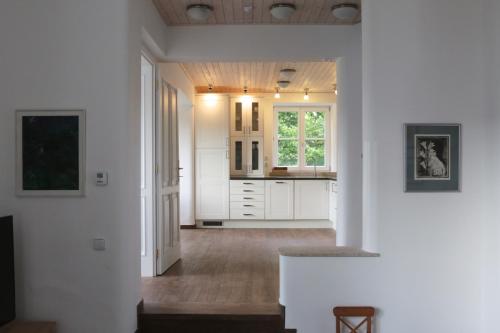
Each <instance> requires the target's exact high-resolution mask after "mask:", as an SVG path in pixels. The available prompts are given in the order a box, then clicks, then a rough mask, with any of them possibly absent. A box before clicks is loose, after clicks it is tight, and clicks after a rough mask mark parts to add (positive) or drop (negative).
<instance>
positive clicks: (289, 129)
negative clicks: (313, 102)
mask: <svg viewBox="0 0 500 333" xmlns="http://www.w3.org/2000/svg"><path fill="white" fill-rule="evenodd" d="M275 119H276V122H277V124H276V131H277V133H275V137H276V138H277V146H276V154H277V156H275V163H276V164H277V166H286V167H289V168H296V169H309V168H312V167H314V166H316V167H320V168H326V167H328V160H327V158H328V154H327V131H328V111H327V110H326V109H323V110H321V111H317V110H314V109H312V108H308V109H300V110H299V109H297V111H288V110H287V111H281V110H279V109H277V110H276V117H275Z"/></svg>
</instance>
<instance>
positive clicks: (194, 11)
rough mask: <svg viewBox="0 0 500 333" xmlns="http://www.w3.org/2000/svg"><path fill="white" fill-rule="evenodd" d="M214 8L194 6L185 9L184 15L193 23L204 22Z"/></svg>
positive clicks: (202, 5) (203, 5)
mask: <svg viewBox="0 0 500 333" xmlns="http://www.w3.org/2000/svg"><path fill="white" fill-rule="evenodd" d="M213 11H214V8H213V7H212V6H210V5H205V4H194V5H189V6H187V7H186V13H187V14H188V16H189V17H190V18H192V19H193V20H195V21H206V20H207V19H208V17H209V16H210V14H212V12H213Z"/></svg>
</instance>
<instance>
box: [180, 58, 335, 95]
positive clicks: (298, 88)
mask: <svg viewBox="0 0 500 333" xmlns="http://www.w3.org/2000/svg"><path fill="white" fill-rule="evenodd" d="M180 66H181V67H182V69H183V70H184V72H185V73H186V74H187V75H188V76H189V77H190V78H191V80H192V81H193V84H194V85H195V86H196V91H197V92H199V93H202V92H207V91H208V86H209V85H212V86H213V90H212V91H213V92H225V93H230V92H243V88H244V87H245V86H246V87H247V88H248V91H249V92H261V93H263V92H274V91H275V88H276V87H277V84H276V82H277V81H278V80H280V79H283V77H282V76H280V70H281V69H284V68H292V69H295V70H296V73H295V74H294V75H293V76H292V77H291V78H290V82H291V83H290V85H289V86H288V87H287V88H285V89H280V91H281V92H304V89H306V88H307V89H309V91H310V92H333V90H334V88H333V87H334V84H335V83H336V77H337V73H336V66H335V62H334V61H321V62H208V63H181V64H180Z"/></svg>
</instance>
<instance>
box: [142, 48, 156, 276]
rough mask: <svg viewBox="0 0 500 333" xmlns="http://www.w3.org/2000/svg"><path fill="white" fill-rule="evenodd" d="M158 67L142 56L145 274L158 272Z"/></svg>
mask: <svg viewBox="0 0 500 333" xmlns="http://www.w3.org/2000/svg"><path fill="white" fill-rule="evenodd" d="M153 72H154V67H153V64H152V63H151V62H150V61H149V60H148V59H147V58H146V57H144V56H142V57H141V275H142V276H154V274H155V261H156V255H155V244H154V243H155V242H154V172H153V170H154V154H153V144H154V131H153V128H154V77H153Z"/></svg>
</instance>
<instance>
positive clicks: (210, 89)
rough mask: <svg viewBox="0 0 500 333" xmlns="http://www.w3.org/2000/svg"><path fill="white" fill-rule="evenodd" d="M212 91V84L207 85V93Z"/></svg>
mask: <svg viewBox="0 0 500 333" xmlns="http://www.w3.org/2000/svg"><path fill="white" fill-rule="evenodd" d="M213 90H214V86H213V84H209V85H208V91H209V92H212V91H213Z"/></svg>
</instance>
